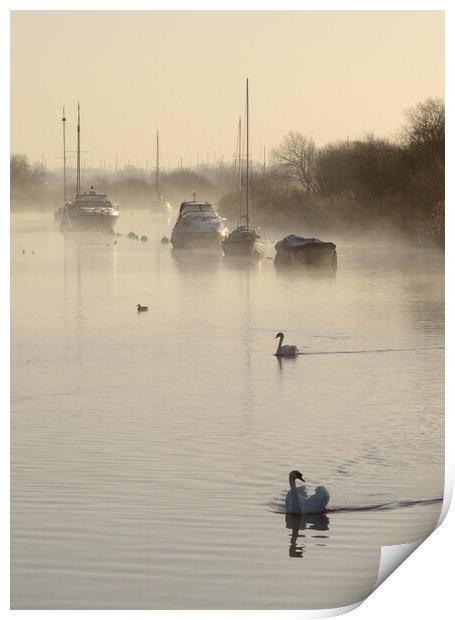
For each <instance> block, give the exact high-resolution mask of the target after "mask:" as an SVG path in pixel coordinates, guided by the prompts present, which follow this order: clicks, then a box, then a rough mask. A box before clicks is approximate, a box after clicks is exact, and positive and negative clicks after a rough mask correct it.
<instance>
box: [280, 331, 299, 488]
mask: <svg viewBox="0 0 455 620" xmlns="http://www.w3.org/2000/svg"><path fill="white" fill-rule="evenodd" d="M283 340H284V336H280V340H279V342H278V348H277V350H276V355H280V354H281V345H282V344H283ZM293 482H294V486H295V480H293Z"/></svg>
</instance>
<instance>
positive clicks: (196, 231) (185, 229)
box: [171, 194, 227, 248]
mask: <svg viewBox="0 0 455 620" xmlns="http://www.w3.org/2000/svg"><path fill="white" fill-rule="evenodd" d="M226 234H227V229H226V227H225V225H224V220H223V218H221V217H220V216H219V215H218V213H217V212H216V211H215V209H214V207H213V205H212V204H210V203H209V202H203V201H199V200H196V197H195V195H194V194H193V200H192V201H189V202H182V204H181V205H180V209H179V215H178V218H177V221H176V223H175V226H174V228H173V230H172V235H171V243H172V245H173V247H174V248H219V247H220V245H221V241H222V240H223V238H224V237H225V236H226Z"/></svg>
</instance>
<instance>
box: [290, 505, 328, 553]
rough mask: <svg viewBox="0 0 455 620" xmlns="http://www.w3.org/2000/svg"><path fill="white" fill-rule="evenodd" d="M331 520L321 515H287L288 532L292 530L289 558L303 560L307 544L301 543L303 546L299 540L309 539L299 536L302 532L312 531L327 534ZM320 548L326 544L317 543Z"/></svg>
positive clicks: (313, 536) (323, 537)
mask: <svg viewBox="0 0 455 620" xmlns="http://www.w3.org/2000/svg"><path fill="white" fill-rule="evenodd" d="M329 523H330V521H329V518H328V516H327V515H326V514H319V515H310V514H302V515H291V514H287V515H286V528H287V529H288V530H292V533H291V540H290V544H289V557H291V558H301V557H302V556H303V553H304V551H305V547H306V545H305V543H304V541H301V544H300V545H299V544H298V542H299V541H298V538H307V534H299V531H301V530H310V531H312V532H313V531H318V532H327V531H328V530H329ZM310 537H311V538H320V539H326V538H328V537H329V536H328V534H327V535H324V534H322V535H321V534H310ZM317 544H318V545H319V546H321V545H322V546H324V544H325V543H323V542H319V543H317Z"/></svg>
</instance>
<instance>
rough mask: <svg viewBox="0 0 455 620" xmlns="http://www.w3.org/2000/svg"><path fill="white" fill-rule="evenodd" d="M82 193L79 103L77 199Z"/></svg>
mask: <svg viewBox="0 0 455 620" xmlns="http://www.w3.org/2000/svg"><path fill="white" fill-rule="evenodd" d="M80 193H81V111H80V106H79V101H78V102H77V171H76V197H77V196H79V194H80Z"/></svg>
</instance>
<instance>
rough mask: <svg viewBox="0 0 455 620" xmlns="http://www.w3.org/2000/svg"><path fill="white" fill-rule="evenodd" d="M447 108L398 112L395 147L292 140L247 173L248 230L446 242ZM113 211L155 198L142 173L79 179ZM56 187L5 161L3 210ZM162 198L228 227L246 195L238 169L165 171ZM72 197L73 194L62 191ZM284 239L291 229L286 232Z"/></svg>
mask: <svg viewBox="0 0 455 620" xmlns="http://www.w3.org/2000/svg"><path fill="white" fill-rule="evenodd" d="M444 174H445V106H444V102H443V101H442V100H441V99H438V98H428V99H426V100H425V101H423V102H421V103H419V104H418V105H416V106H415V107H413V108H410V109H409V110H406V111H405V119H404V123H403V125H402V127H401V128H399V130H398V131H397V134H396V137H395V138H394V139H387V138H382V137H376V136H374V135H373V134H367V135H365V136H364V137H363V138H361V139H355V140H349V139H345V140H340V141H337V142H332V143H329V144H326V145H325V146H322V147H317V146H316V144H315V143H314V140H313V139H312V138H311V137H310V136H308V135H305V134H304V133H303V132H299V131H290V132H289V133H288V134H287V135H286V136H284V138H283V140H282V141H281V143H280V144H279V145H277V146H276V147H275V148H274V149H273V151H272V157H271V161H270V163H269V165H268V166H267V167H265V166H259V165H258V164H256V165H254V164H253V165H252V166H251V183H250V188H251V191H250V197H251V205H252V209H253V213H254V219H255V223H257V224H258V225H261V223H263V222H264V223H267V224H270V225H279V226H281V227H286V226H288V227H292V226H298V228H299V230H300V231H302V230H303V231H308V232H311V234H314V233H316V232H317V231H318V230H321V231H324V230H332V229H340V228H346V229H351V230H355V231H362V230H366V229H371V228H372V227H373V226H378V225H380V226H387V227H394V228H396V229H399V230H400V231H401V232H403V233H405V234H409V235H410V236H412V237H413V238H414V239H418V240H420V241H425V240H427V239H428V240H436V241H437V242H438V243H440V244H443V242H444V204H445V202H444V201H445V194H444ZM83 178H84V179H85V180H84V182H87V183H95V184H97V185H98V187H99V188H100V190H102V191H103V192H107V193H108V194H109V196H110V197H111V198H112V200H114V201H115V202H117V201H118V202H120V203H121V205H124V206H127V205H128V204H131V203H132V202H135V203H136V204H135V206H137V207H141V206H142V207H144V208H146V207H147V205H148V202H149V200H150V198H151V196H152V193H153V189H154V178H153V175H151V174H150V173H148V174H145V173H141V174H139V173H137V174H135V175H133V174H130V173H128V172H127V171H119V172H118V173H117V174H113V173H109V174H103V173H102V172H100V171H98V172H94V171H91V172H90V171H84V174H83ZM60 185H61V179H60V177H59V175H56V174H55V173H50V172H46V170H45V169H44V167H43V165H42V164H38V163H37V164H34V165H31V164H30V163H29V162H28V160H27V158H26V157H25V156H24V155H19V154H13V155H12V156H11V198H12V201H11V204H12V208H13V209H14V208H16V209H20V208H21V207H23V206H24V205H28V206H30V205H37V204H40V205H41V207H42V208H43V209H47V210H51V209H52V210H53V209H55V208H56V207H57V206H59V205H58V204H57V203H58V202H59V201H61V187H60ZM160 191H161V192H162V193H163V194H164V195H165V196H166V198H167V199H171V200H174V201H175V202H179V201H180V200H183V199H188V198H191V195H192V192H193V191H196V192H197V194H198V197H199V198H201V199H207V200H211V201H217V202H218V204H219V208H220V210H221V211H222V212H223V214H224V215H226V216H227V217H229V219H232V220H235V219H236V218H237V216H238V212H239V205H240V204H241V203H244V200H245V191H244V188H243V189H241V188H240V185H239V182H238V166H236V165H232V166H228V165H224V166H220V167H212V168H210V169H206V170H201V169H197V170H189V169H178V170H173V171H170V172H163V173H162V174H161V176H160ZM70 193H71V192H70ZM290 232H291V229H290Z"/></svg>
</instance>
